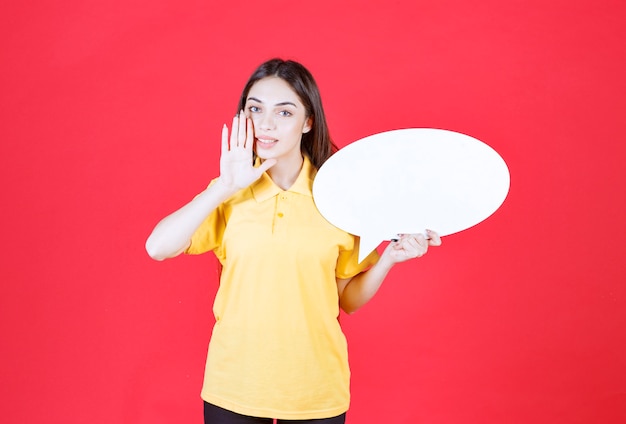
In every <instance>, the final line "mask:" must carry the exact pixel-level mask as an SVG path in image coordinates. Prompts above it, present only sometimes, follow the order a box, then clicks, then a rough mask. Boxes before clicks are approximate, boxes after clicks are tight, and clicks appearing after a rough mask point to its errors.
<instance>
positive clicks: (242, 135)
mask: <svg viewBox="0 0 626 424" xmlns="http://www.w3.org/2000/svg"><path fill="white" fill-rule="evenodd" d="M246 121H247V119H246V115H245V114H244V113H243V110H242V111H241V112H239V133H238V134H237V146H239V147H245V146H246V125H247V124H246Z"/></svg>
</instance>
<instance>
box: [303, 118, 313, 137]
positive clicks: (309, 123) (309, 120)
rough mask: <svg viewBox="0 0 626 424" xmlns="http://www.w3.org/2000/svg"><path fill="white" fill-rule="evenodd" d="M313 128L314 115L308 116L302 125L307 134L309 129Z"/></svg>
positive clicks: (304, 132)
mask: <svg viewBox="0 0 626 424" xmlns="http://www.w3.org/2000/svg"><path fill="white" fill-rule="evenodd" d="M311 128H313V117H312V116H309V117H308V118H306V121H304V126H303V127H302V134H306V133H308V132H309V131H311Z"/></svg>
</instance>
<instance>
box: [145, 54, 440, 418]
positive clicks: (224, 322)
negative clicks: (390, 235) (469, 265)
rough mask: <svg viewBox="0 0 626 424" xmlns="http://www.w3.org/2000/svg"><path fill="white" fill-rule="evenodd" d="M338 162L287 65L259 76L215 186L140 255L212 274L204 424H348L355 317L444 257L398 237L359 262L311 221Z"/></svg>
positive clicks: (264, 68) (303, 87)
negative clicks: (424, 260)
mask: <svg viewBox="0 0 626 424" xmlns="http://www.w3.org/2000/svg"><path fill="white" fill-rule="evenodd" d="M335 150H336V148H335V146H334V145H333V143H332V141H331V138H330V136H329V132H328V128H327V126H326V119H325V116H324V111H323V108H322V102H321V99H320V95H319V91H318V88H317V85H316V83H315V81H314V80H313V77H312V76H311V74H310V73H309V71H308V70H307V69H305V68H304V67H303V66H302V65H300V64H299V63H296V62H293V61H283V60H280V59H273V60H270V61H268V62H265V63H263V64H262V65H261V66H260V67H259V68H258V69H257V70H256V71H255V72H254V73H253V75H252V76H251V78H250V80H249V81H248V83H247V84H246V86H245V88H244V90H243V93H242V96H241V100H240V102H239V112H238V113H237V114H236V115H235V117H234V119H233V122H232V127H231V130H230V134H229V130H228V127H227V126H226V125H224V128H223V130H222V154H221V158H220V175H219V177H218V178H216V179H214V180H213V181H212V182H211V184H210V185H209V186H208V188H207V189H206V190H204V191H203V192H201V193H200V194H198V195H197V196H196V197H195V198H194V199H193V200H192V201H191V202H189V203H188V204H186V205H185V206H183V207H182V208H180V209H179V210H177V211H176V212H174V213H172V214H171V215H169V216H167V217H166V218H164V219H163V220H162V221H161V222H160V223H159V224H158V225H157V226H156V227H155V229H154V230H153V232H152V234H151V235H150V237H149V238H148V241H147V242H146V249H147V251H148V253H149V254H150V256H151V257H152V258H154V259H157V260H163V259H166V258H170V257H174V256H177V255H179V254H180V253H183V252H185V253H189V254H199V253H204V252H207V251H213V252H214V253H215V255H216V256H217V258H218V259H219V261H220V263H221V265H222V273H221V279H220V287H219V289H218V292H217V295H216V298H215V303H214V306H213V312H214V315H215V321H216V323H215V326H214V328H213V334H212V336H211V342H210V345H209V352H208V358H207V364H206V372H205V378H204V385H203V388H202V398H203V399H204V401H205V404H204V405H205V422H206V423H207V424H233V423H242V424H243V423H271V422H272V418H276V419H277V422H278V423H284V422H291V421H297V422H300V423H304V422H308V421H311V420H312V421H314V422H316V423H326V424H335V423H343V422H345V412H346V411H347V409H348V406H349V398H350V395H349V377H350V372H349V368H348V357H347V346H346V340H345V337H344V335H343V333H342V331H341V328H340V326H339V322H338V316H339V308H340V307H341V308H342V309H343V310H344V311H346V312H347V313H352V312H354V311H356V310H357V309H359V308H360V307H361V306H363V305H364V304H365V303H367V302H368V301H369V300H370V299H371V298H372V297H373V296H374V294H375V293H376V292H377V290H378V289H379V287H380V285H381V284H382V282H383V279H384V278H385V276H386V275H387V273H388V272H389V270H390V269H391V268H392V267H393V266H394V265H395V264H396V263H399V262H403V261H405V260H408V259H411V258H416V257H420V256H422V255H424V254H425V253H426V251H427V250H428V247H429V246H438V245H440V244H441V240H440V238H439V236H438V235H437V234H436V233H435V232H432V231H429V232H428V234H427V236H428V237H424V236H423V235H408V234H407V235H400V236H399V239H398V240H397V241H394V242H391V243H390V244H389V245H388V246H387V247H386V249H385V250H384V252H383V253H382V255H381V256H380V257H379V256H378V254H377V253H376V252H375V251H374V252H372V253H371V254H370V255H369V256H368V257H367V258H366V259H365V260H364V261H362V262H361V263H359V262H358V260H357V255H358V247H359V239H358V237H355V236H353V235H351V234H348V233H346V232H344V231H342V230H339V229H338V228H336V227H334V226H333V225H331V224H329V223H328V222H327V221H326V220H325V219H324V218H323V217H322V216H321V215H320V214H319V212H318V211H317V209H316V208H315V204H314V202H313V198H312V194H311V187H312V181H313V178H314V176H315V173H316V171H317V169H318V168H319V167H320V166H321V165H322V164H323V163H324V161H325V160H326V159H328V157H329V156H330V155H331V154H332V153H333V152H334V151H335Z"/></svg>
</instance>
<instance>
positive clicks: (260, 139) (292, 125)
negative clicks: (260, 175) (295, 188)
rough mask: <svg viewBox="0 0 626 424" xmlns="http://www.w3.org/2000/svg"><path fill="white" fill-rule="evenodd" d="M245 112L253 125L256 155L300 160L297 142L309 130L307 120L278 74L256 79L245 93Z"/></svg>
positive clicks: (288, 86)
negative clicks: (246, 94) (246, 93)
mask: <svg viewBox="0 0 626 424" xmlns="http://www.w3.org/2000/svg"><path fill="white" fill-rule="evenodd" d="M245 113H246V115H247V116H248V117H250V118H251V119H252V123H253V125H254V137H255V143H254V144H255V152H256V154H257V156H258V157H260V158H261V159H271V158H274V159H277V160H278V161H279V162H283V161H286V162H289V161H294V164H295V163H297V164H300V163H301V161H302V154H301V153H300V141H301V139H302V134H303V133H306V132H308V131H310V130H311V119H310V118H308V117H307V116H306V110H305V107H304V105H303V104H302V102H301V101H300V98H299V97H298V95H297V94H296V92H295V91H293V89H292V88H291V86H290V85H289V84H288V83H287V82H285V81H284V80H283V79H281V78H278V77H266V78H263V79H260V80H259V81H257V82H256V83H255V84H254V85H253V86H252V88H250V91H249V92H248V98H247V99H246V106H245Z"/></svg>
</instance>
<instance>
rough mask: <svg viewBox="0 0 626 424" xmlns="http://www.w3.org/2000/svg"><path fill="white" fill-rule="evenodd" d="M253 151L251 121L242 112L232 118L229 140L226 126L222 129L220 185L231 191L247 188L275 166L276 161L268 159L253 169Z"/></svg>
mask: <svg viewBox="0 0 626 424" xmlns="http://www.w3.org/2000/svg"><path fill="white" fill-rule="evenodd" d="M253 149H254V128H253V126H252V120H251V119H249V118H248V117H247V116H246V115H245V113H244V112H243V110H242V111H240V112H239V113H238V114H237V115H235V117H234V118H233V127H232V131H231V133H230V138H229V136H228V127H227V126H226V124H224V127H223V128H222V155H221V157H220V178H219V181H220V183H221V184H223V185H224V186H225V187H228V188H229V189H231V190H233V191H235V190H239V189H242V188H245V187H248V186H249V185H250V184H252V183H253V182H255V181H256V180H258V179H259V178H260V177H261V175H263V173H264V172H265V171H267V170H268V169H269V168H271V167H272V166H274V165H275V164H276V159H268V160H265V161H263V163H261V165H260V166H259V167H254V164H253V162H252V158H253V155H252V153H253Z"/></svg>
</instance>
